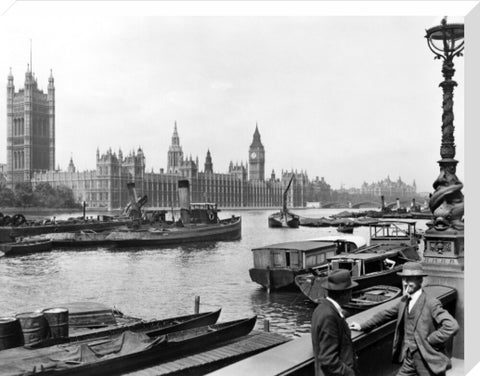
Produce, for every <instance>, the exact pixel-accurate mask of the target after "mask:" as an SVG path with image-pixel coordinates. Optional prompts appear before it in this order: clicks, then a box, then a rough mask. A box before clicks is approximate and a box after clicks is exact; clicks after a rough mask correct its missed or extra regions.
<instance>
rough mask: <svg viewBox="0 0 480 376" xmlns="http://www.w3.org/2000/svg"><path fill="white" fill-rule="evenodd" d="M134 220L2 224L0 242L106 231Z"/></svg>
mask: <svg viewBox="0 0 480 376" xmlns="http://www.w3.org/2000/svg"><path fill="white" fill-rule="evenodd" d="M131 222H132V221H131V220H130V219H126V220H118V221H117V220H106V221H97V220H92V221H83V220H79V221H58V223H56V224H46V225H22V226H17V227H15V226H0V242H11V241H12V240H13V239H15V238H18V237H27V236H35V235H42V234H51V233H55V232H57V233H58V232H76V231H81V230H94V231H106V230H112V229H115V228H118V227H121V226H125V225H127V224H129V223H131Z"/></svg>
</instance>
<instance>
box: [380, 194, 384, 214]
mask: <svg viewBox="0 0 480 376" xmlns="http://www.w3.org/2000/svg"><path fill="white" fill-rule="evenodd" d="M380 199H381V200H382V211H384V210H385V196H383V195H382V196H381V197H380Z"/></svg>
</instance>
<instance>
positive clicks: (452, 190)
mask: <svg viewBox="0 0 480 376" xmlns="http://www.w3.org/2000/svg"><path fill="white" fill-rule="evenodd" d="M426 32H427V34H426V35H425V38H426V39H427V41H428V47H429V48H430V49H431V50H432V52H433V53H434V54H435V59H442V60H443V65H442V73H443V77H444V80H443V81H442V82H441V83H440V87H441V88H442V90H443V103H442V107H443V114H442V144H441V147H440V156H441V160H440V161H438V164H439V165H440V175H439V176H438V178H437V179H436V180H435V182H434V183H433V188H434V190H435V191H434V192H433V193H432V195H431V197H430V204H429V205H430V210H431V211H432V214H433V220H432V221H431V222H429V223H428V224H427V225H428V227H429V228H428V229H427V231H425V250H424V253H423V257H424V261H423V265H424V270H425V271H426V272H427V274H428V277H427V282H428V283H430V284H442V285H447V286H450V287H453V288H455V289H456V291H457V300H456V305H455V312H454V315H455V318H456V319H457V321H458V323H459V325H460V330H459V332H458V333H457V335H456V336H455V338H454V340H453V345H452V355H453V356H454V357H456V358H461V359H463V358H464V316H463V314H464V306H465V304H464V295H465V294H464V222H463V214H464V198H463V194H462V192H461V191H462V188H463V184H462V183H461V182H460V181H459V180H458V178H457V176H456V175H455V173H456V167H457V163H458V161H456V160H455V139H454V136H453V131H454V126H453V89H454V87H455V86H457V83H456V82H455V81H453V80H452V77H453V74H454V73H455V69H453V58H454V57H456V56H462V51H463V43H464V40H463V39H464V25H463V24H461V23H448V22H447V18H446V17H445V18H444V19H443V20H442V22H441V24H440V25H438V26H434V27H431V28H430V29H428V30H427V31H426Z"/></svg>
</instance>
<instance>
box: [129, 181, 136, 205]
mask: <svg viewBox="0 0 480 376" xmlns="http://www.w3.org/2000/svg"><path fill="white" fill-rule="evenodd" d="M127 188H128V195H129V196H130V202H132V203H137V201H138V197H137V191H136V190H135V183H133V182H130V183H127Z"/></svg>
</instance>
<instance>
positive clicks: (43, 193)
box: [0, 182, 81, 208]
mask: <svg viewBox="0 0 480 376" xmlns="http://www.w3.org/2000/svg"><path fill="white" fill-rule="evenodd" d="M0 206H4V207H40V208H78V207H81V205H80V204H79V203H77V202H76V201H75V197H74V195H73V191H72V190H71V189H70V188H68V187H66V186H64V185H60V186H58V187H55V188H54V187H52V186H51V185H50V184H49V183H38V184H37V185H36V186H35V189H33V187H32V185H31V184H30V183H27V182H25V183H17V184H15V189H14V190H11V189H10V188H8V187H7V186H6V184H4V183H3V184H2V183H0Z"/></svg>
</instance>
